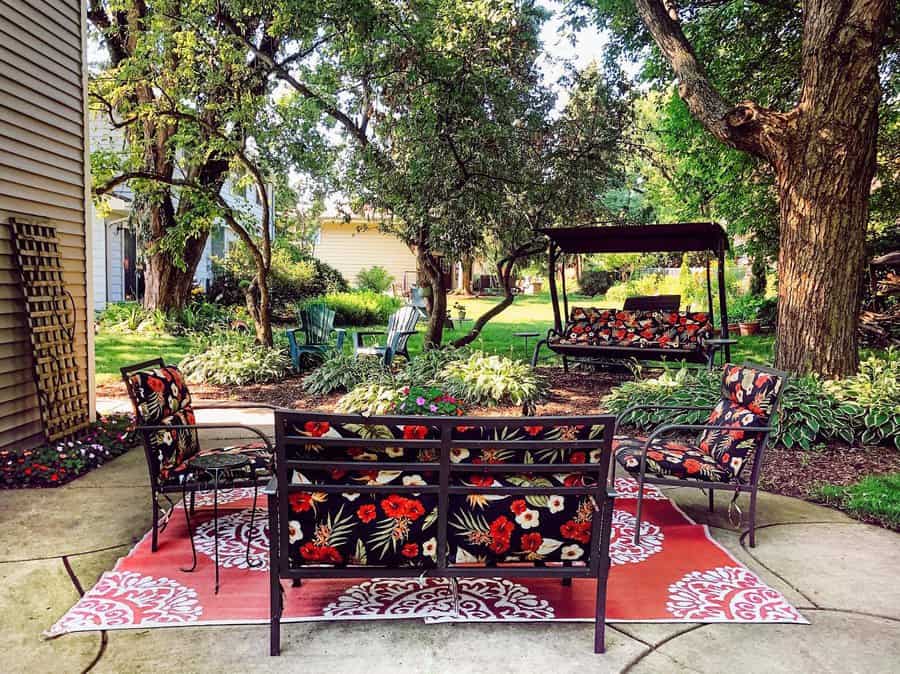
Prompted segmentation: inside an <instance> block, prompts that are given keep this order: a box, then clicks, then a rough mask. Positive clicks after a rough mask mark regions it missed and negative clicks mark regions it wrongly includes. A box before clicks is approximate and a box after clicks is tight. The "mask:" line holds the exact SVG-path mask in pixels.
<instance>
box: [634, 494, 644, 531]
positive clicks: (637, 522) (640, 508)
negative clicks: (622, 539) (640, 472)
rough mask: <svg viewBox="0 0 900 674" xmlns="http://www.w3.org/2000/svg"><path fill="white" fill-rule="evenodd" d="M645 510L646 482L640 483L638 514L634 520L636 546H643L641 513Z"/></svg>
mask: <svg viewBox="0 0 900 674" xmlns="http://www.w3.org/2000/svg"><path fill="white" fill-rule="evenodd" d="M643 510H644V482H643V480H641V481H640V482H638V495H637V512H636V513H635V518H634V544H635V545H640V544H641V512H642V511H643Z"/></svg>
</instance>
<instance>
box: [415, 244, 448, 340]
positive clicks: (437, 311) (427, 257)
mask: <svg viewBox="0 0 900 674" xmlns="http://www.w3.org/2000/svg"><path fill="white" fill-rule="evenodd" d="M417 257H418V259H419V267H420V269H421V270H422V271H423V272H424V274H425V278H426V280H427V281H428V285H429V286H430V287H431V308H430V312H431V313H430V314H429V316H428V328H427V329H426V332H425V348H426V349H436V348H439V347H440V346H441V341H442V340H443V338H444V322H445V321H446V319H447V286H446V285H445V284H444V274H443V272H442V271H441V266H440V264H438V261H437V260H436V259H435V258H434V256H433V255H431V254H430V253H428V252H427V251H423V250H422V247H421V246H419V247H418V252H417Z"/></svg>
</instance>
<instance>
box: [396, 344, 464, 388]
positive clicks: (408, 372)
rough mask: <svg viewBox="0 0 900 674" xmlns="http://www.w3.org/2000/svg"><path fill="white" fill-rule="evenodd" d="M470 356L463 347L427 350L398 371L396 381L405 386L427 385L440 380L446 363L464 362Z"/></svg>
mask: <svg viewBox="0 0 900 674" xmlns="http://www.w3.org/2000/svg"><path fill="white" fill-rule="evenodd" d="M470 355H471V352H470V351H469V350H468V349H466V348H465V347H463V348H460V349H456V348H454V347H452V346H445V347H443V348H441V349H428V350H426V351H422V352H421V353H419V354H417V355H416V356H414V357H413V358H412V360H410V361H409V363H407V364H406V366H405V367H404V368H403V369H402V370H400V371H399V372H398V373H397V375H396V378H397V381H398V382H399V383H401V384H405V385H407V386H416V385H427V384H432V383H434V382H437V381H439V380H440V376H441V372H443V370H444V368H445V367H447V364H448V363H451V362H453V361H457V360H464V359H466V358H468V357H469V356H470Z"/></svg>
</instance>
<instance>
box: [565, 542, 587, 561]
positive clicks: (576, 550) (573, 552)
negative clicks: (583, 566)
mask: <svg viewBox="0 0 900 674" xmlns="http://www.w3.org/2000/svg"><path fill="white" fill-rule="evenodd" d="M583 554H584V549H583V548H582V547H581V546H580V545H576V544H575V543H572V545H566V546H564V547H563V549H562V550H561V552H560V559H564V560H566V561H570V560H573V559H581V555H583Z"/></svg>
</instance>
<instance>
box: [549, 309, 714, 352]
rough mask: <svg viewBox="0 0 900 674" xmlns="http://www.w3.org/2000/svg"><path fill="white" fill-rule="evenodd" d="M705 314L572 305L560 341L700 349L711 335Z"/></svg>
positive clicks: (598, 344)
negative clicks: (586, 307)
mask: <svg viewBox="0 0 900 674" xmlns="http://www.w3.org/2000/svg"><path fill="white" fill-rule="evenodd" d="M712 330H713V326H712V323H711V322H710V320H709V316H708V314H705V313H701V312H683V311H681V312H679V311H620V310H614V309H594V308H588V309H585V308H582V307H575V308H573V309H572V314H571V317H570V320H569V323H567V325H566V329H565V331H564V334H563V335H562V336H561V337H559V338H558V339H557V340H556V341H557V343H560V344H575V345H589V346H627V347H636V348H656V349H691V350H696V349H699V348H702V346H703V342H704V340H706V339H708V338H709V337H710V336H711V335H712Z"/></svg>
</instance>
